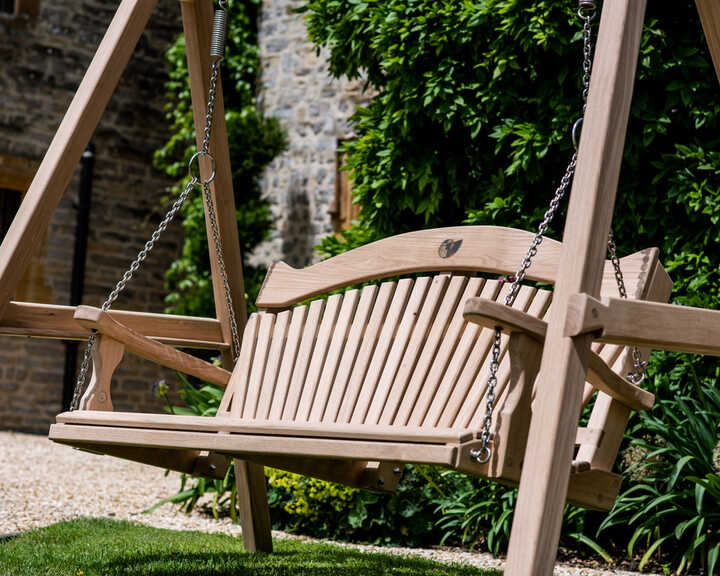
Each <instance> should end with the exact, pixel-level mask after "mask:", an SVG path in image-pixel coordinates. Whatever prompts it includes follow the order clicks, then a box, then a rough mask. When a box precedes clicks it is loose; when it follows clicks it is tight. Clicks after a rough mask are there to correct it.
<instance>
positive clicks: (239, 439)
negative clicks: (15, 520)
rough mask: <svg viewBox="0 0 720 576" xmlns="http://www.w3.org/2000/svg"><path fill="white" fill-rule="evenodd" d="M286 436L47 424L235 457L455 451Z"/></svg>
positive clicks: (73, 435)
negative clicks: (250, 455) (290, 437)
mask: <svg viewBox="0 0 720 576" xmlns="http://www.w3.org/2000/svg"><path fill="white" fill-rule="evenodd" d="M292 438H293V439H292V441H288V437H287V436H282V435H277V434H267V435H255V434H242V435H240V434H218V433H217V432H215V431H212V432H188V431H185V430H161V429H158V430H150V429H144V428H120V427H110V426H78V425H74V424H53V426H51V428H50V439H52V440H54V441H56V442H66V443H70V444H73V445H75V446H78V445H81V444H82V443H88V444H98V445H102V444H110V445H121V446H123V445H124V446H147V447H158V448H177V449H187V448H190V449H193V450H208V451H211V452H222V453H225V454H232V455H234V456H241V457H242V455H243V454H273V455H287V456H293V457H297V456H304V457H307V458H339V459H341V460H370V461H378V460H380V461H387V462H414V463H418V464H438V465H444V466H453V465H454V464H455V461H456V459H457V456H456V455H457V451H458V448H457V446H455V445H453V444H435V443H433V444H428V443H416V442H410V441H409V439H410V436H407V435H405V434H402V433H401V434H400V435H398V436H397V437H393V438H391V439H390V440H383V441H374V442H372V441H369V440H367V439H363V440H355V439H353V440H350V439H347V440H346V439H338V438H304V437H292Z"/></svg>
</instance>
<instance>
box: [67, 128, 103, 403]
mask: <svg viewBox="0 0 720 576" xmlns="http://www.w3.org/2000/svg"><path fill="white" fill-rule="evenodd" d="M94 164H95V145H94V144H93V143H92V142H90V143H89V144H88V145H87V148H85V152H83V155H82V160H80V168H81V172H80V190H79V193H78V209H77V217H76V223H75V249H74V251H73V267H72V280H71V281H70V306H78V305H80V304H81V303H82V295H83V288H84V285H85V256H86V254H87V239H88V229H89V224H90V198H91V195H92V180H93V166H94ZM78 345H79V342H78V341H77V340H68V341H66V342H65V373H64V375H63V395H62V407H63V410H69V408H70V403H71V402H72V397H73V392H74V389H75V371H76V370H77V356H78Z"/></svg>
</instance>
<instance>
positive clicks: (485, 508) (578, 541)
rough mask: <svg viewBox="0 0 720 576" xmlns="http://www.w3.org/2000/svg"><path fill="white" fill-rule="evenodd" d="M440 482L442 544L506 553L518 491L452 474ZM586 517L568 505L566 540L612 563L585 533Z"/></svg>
mask: <svg viewBox="0 0 720 576" xmlns="http://www.w3.org/2000/svg"><path fill="white" fill-rule="evenodd" d="M441 480H442V481H441V482H438V483H437V485H436V486H435V487H436V490H437V494H436V496H435V498H434V501H435V502H436V503H437V508H436V513H437V516H438V518H439V520H437V525H438V527H439V528H440V529H441V530H442V531H443V536H442V539H441V541H440V543H441V544H444V543H452V544H457V545H461V546H469V547H471V548H474V547H476V546H478V545H481V546H483V547H484V548H486V549H487V550H489V551H490V552H492V553H493V554H494V555H495V556H497V555H498V554H501V553H504V552H505V550H506V549H507V545H508V542H509V541H510V528H511V527H512V520H513V513H514V510H515V502H516V500H517V490H516V489H513V488H508V487H507V486H503V485H501V484H497V483H495V482H490V481H488V480H484V479H481V478H474V477H472V476H467V475H465V474H459V473H457V472H453V471H444V472H442V473H441ZM585 518H586V514H585V510H583V509H581V508H578V507H576V506H569V505H568V506H566V507H565V515H564V518H563V538H564V539H565V540H566V541H568V542H570V543H572V544H573V545H575V546H578V545H580V548H581V549H583V548H584V547H587V548H589V549H590V550H592V551H593V552H595V553H596V554H598V555H599V556H601V557H602V558H603V559H604V560H606V561H608V562H610V561H611V560H612V557H611V556H610V554H609V553H608V552H607V551H606V550H605V549H604V548H603V547H602V546H601V545H600V544H598V543H597V542H596V541H595V540H593V539H592V538H590V537H588V536H587V535H586V534H585V533H584V525H585Z"/></svg>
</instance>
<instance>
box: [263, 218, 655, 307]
mask: <svg viewBox="0 0 720 576" xmlns="http://www.w3.org/2000/svg"><path fill="white" fill-rule="evenodd" d="M532 236H533V235H532V234H531V233H530V232H526V231H524V230H515V229H513V228H500V227H497V226H458V227H452V228H437V229H434V230H420V231H417V232H408V233H406V234H399V235H397V236H393V237H391V238H385V239H383V240H378V241H377V242H373V243H372V244H368V245H366V246H362V247H360V248H356V249H354V250H351V251H349V252H346V253H344V254H340V255H338V256H335V257H333V258H330V259H328V260H324V261H322V262H319V263H317V264H314V265H313V266H309V267H308V268H303V269H294V268H291V267H290V266H288V265H287V264H285V263H283V262H276V263H275V264H274V265H273V267H272V268H271V269H270V271H269V272H268V275H267V277H266V279H265V283H264V284H263V287H262V290H261V291H260V294H259V296H258V298H257V301H256V304H257V306H258V307H260V308H282V307H287V306H291V305H292V304H295V303H297V302H300V301H302V300H306V299H308V298H312V297H314V296H317V295H319V294H322V293H324V292H329V291H331V290H334V289H336V288H341V287H343V286H350V285H353V284H358V283H360V282H365V281H368V280H378V279H381V278H386V277H388V276H397V275H404V274H414V273H416V272H485V273H489V274H512V273H514V272H515V269H516V267H517V265H518V262H521V261H522V259H523V257H524V256H525V253H526V252H527V247H528V246H529V245H530V242H531V240H532ZM448 241H452V242H453V243H454V246H457V251H456V252H454V253H452V254H451V255H449V256H448V255H446V254H447V252H446V251H445V247H446V246H447V244H446V243H447V242H448ZM652 250H653V249H649V250H645V251H643V252H638V253H636V254H632V255H630V256H626V257H625V258H623V259H622V267H623V273H624V274H625V279H626V283H627V286H628V293H629V294H631V295H632V294H634V293H635V291H636V284H637V281H638V279H639V278H640V277H641V276H643V272H644V270H645V268H646V263H647V262H649V261H650V260H651V254H650V253H649V252H650V251H652ZM560 251H561V246H560V244H559V243H558V242H557V241H555V240H552V239H550V238H546V239H545V240H544V241H543V244H542V248H541V249H540V250H539V251H538V254H537V256H536V257H535V259H534V260H533V265H532V267H531V268H530V269H529V270H528V275H527V278H528V280H539V281H543V282H554V281H555V277H556V276H557V267H558V262H559V258H560ZM604 284H605V285H606V286H607V287H608V288H611V287H614V286H615V276H614V271H613V268H612V264H610V263H609V262H608V263H607V264H606V266H605V272H604Z"/></svg>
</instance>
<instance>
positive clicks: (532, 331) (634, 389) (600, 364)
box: [463, 297, 655, 410]
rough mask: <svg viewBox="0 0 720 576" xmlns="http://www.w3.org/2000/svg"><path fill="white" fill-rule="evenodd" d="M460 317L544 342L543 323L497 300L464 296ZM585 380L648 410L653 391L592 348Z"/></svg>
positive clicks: (652, 402)
mask: <svg viewBox="0 0 720 576" xmlns="http://www.w3.org/2000/svg"><path fill="white" fill-rule="evenodd" d="M463 316H464V318H465V320H467V321H468V322H472V323H474V324H479V325H480V326H483V327H485V328H489V329H491V330H493V329H495V328H496V327H500V328H501V329H502V330H503V332H506V333H512V332H522V333H524V334H527V335H528V336H531V337H532V338H535V339H536V340H538V341H540V342H545V334H546V332H547V322H545V321H544V320H540V319H539V318H536V317H535V316H531V315H530V314H527V313H525V312H523V311H522V310H516V309H515V308H511V307H510V306H506V305H505V304H503V303H501V302H495V301H493V300H487V299H485V298H477V297H476V298H468V300H467V301H466V302H465V308H464V310H463ZM587 380H588V382H590V384H592V385H593V386H594V387H595V388H596V389H598V390H600V391H601V392H604V393H605V394H608V395H609V396H612V397H613V398H614V399H615V400H617V401H618V402H620V403H621V404H624V405H625V406H627V407H628V408H631V409H633V410H649V409H650V408H652V407H653V404H655V396H654V395H653V394H651V393H650V392H648V391H647V390H643V389H642V388H640V387H639V386H635V385H634V384H633V383H631V382H630V381H629V380H627V379H626V378H623V377H622V376H620V375H619V374H617V373H616V372H614V371H613V370H612V369H611V368H610V367H609V366H608V365H607V364H606V363H605V361H604V360H603V359H602V358H601V357H600V356H598V355H597V354H596V353H595V352H592V351H590V357H589V361H588V371H587Z"/></svg>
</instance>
